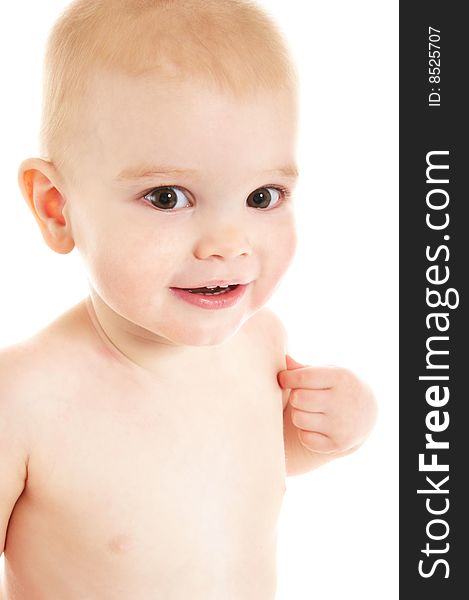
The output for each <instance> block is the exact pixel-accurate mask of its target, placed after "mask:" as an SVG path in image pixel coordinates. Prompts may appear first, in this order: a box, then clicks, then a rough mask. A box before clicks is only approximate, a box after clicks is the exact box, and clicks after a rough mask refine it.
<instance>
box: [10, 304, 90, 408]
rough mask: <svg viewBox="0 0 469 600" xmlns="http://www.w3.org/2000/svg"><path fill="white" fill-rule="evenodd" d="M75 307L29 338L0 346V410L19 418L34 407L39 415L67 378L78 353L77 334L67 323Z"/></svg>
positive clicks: (70, 321)
mask: <svg viewBox="0 0 469 600" xmlns="http://www.w3.org/2000/svg"><path fill="white" fill-rule="evenodd" d="M75 310H76V308H75V307H74V309H73V310H72V311H67V312H66V313H64V314H63V315H61V316H60V317H59V318H57V319H56V320H54V321H53V322H52V323H50V324H49V325H47V326H46V327H44V328H43V329H42V330H40V331H39V332H37V333H36V334H35V335H33V336H31V337H30V338H28V339H26V340H23V341H21V342H19V343H17V344H13V345H11V346H8V347H6V348H1V349H0V410H2V411H4V412H5V411H9V413H10V414H12V415H14V414H18V418H19V419H24V417H25V416H26V415H27V413H30V412H32V411H34V410H35V409H36V408H37V411H38V414H40V412H41V411H43V410H44V408H45V402H47V400H48V399H49V398H50V397H51V396H52V395H53V394H54V389H57V388H58V387H60V382H61V381H62V382H63V381H64V380H67V379H68V381H69V380H70V376H71V369H70V367H69V365H70V364H71V363H72V362H73V358H74V357H75V355H79V354H80V344H79V335H76V334H75V332H74V329H73V327H72V325H71V324H72V323H74V322H75V321H76V319H75V318H74V314H73V312H74V311H75ZM77 331H78V329H77ZM82 354H83V353H82ZM62 389H63V388H62Z"/></svg>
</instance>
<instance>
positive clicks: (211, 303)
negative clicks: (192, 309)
mask: <svg viewBox="0 0 469 600" xmlns="http://www.w3.org/2000/svg"><path fill="white" fill-rule="evenodd" d="M248 285H249V284H245V285H241V284H239V285H238V286H237V287H235V288H234V290H230V291H229V292H225V293H224V294H217V295H213V296H209V295H208V294H207V295H205V294H192V293H191V292H187V291H186V290H182V289H181V288H169V289H170V290H171V291H172V292H173V294H174V295H175V296H177V297H178V298H181V300H184V301H185V302H188V303H189V304H193V305H194V306H198V307H199V308H208V309H211V310H213V309H219V308H230V306H234V305H235V304H237V303H238V302H239V301H240V300H241V298H242V297H243V296H244V294H245V293H246V289H247V287H248Z"/></svg>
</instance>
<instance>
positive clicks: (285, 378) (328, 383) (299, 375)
mask: <svg viewBox="0 0 469 600" xmlns="http://www.w3.org/2000/svg"><path fill="white" fill-rule="evenodd" d="M337 375H338V373H337V369H336V367H301V368H300V369H285V370H284V371H280V372H279V373H278V375H277V380H278V382H279V385H280V386H281V387H283V388H286V389H295V388H310V389H313V390H327V389H329V388H331V387H333V386H334V385H335V384H336V381H337Z"/></svg>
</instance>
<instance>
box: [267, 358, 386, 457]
mask: <svg viewBox="0 0 469 600" xmlns="http://www.w3.org/2000/svg"><path fill="white" fill-rule="evenodd" d="M286 360H287V368H286V370H284V371H279V373H278V375H277V380H278V383H279V385H280V387H282V388H284V389H290V390H291V392H290V397H289V400H288V401H289V404H290V406H291V420H292V423H293V424H294V425H295V427H297V428H298V437H299V440H300V442H301V443H302V445H303V446H305V447H306V448H308V449H309V450H312V451H313V452H319V453H321V454H332V453H333V454H338V453H343V452H346V451H351V450H352V449H355V447H357V446H359V445H360V444H361V443H362V442H363V441H364V440H365V439H366V437H367V436H368V434H369V433H370V431H371V429H372V427H373V425H374V422H375V420H376V402H375V399H374V396H373V392H372V391H371V390H370V388H369V387H368V386H367V385H366V384H365V383H363V382H362V381H360V379H358V377H356V375H354V374H353V373H352V372H351V371H348V370H347V369H342V368H339V367H309V366H305V365H301V364H300V363H297V362H296V361H294V360H293V359H292V358H291V357H290V356H289V355H288V354H287V355H286ZM346 453H348V452H346Z"/></svg>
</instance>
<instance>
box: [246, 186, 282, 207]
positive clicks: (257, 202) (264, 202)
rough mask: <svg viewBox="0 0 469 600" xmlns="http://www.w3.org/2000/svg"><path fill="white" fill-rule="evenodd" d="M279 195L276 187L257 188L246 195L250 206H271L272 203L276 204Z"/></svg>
mask: <svg viewBox="0 0 469 600" xmlns="http://www.w3.org/2000/svg"><path fill="white" fill-rule="evenodd" d="M280 196H281V192H280V190H278V189H277V188H273V187H269V188H258V189H257V190H255V191H254V192H251V193H250V194H249V196H248V199H247V203H248V206H251V207H252V208H272V203H273V204H274V206H275V204H277V203H278V201H279V199H280Z"/></svg>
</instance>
